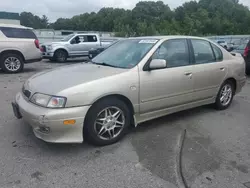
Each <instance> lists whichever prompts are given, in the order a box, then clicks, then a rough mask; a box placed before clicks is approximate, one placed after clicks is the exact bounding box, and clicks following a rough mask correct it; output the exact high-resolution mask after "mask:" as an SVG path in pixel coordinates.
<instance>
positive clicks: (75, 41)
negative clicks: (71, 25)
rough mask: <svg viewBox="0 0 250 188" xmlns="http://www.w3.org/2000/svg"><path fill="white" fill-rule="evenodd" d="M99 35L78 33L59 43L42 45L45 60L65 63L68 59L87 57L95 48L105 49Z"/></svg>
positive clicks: (104, 44)
mask: <svg viewBox="0 0 250 188" xmlns="http://www.w3.org/2000/svg"><path fill="white" fill-rule="evenodd" d="M106 45H108V44H106V43H103V44H102V42H101V40H100V36H99V34H97V33H77V34H71V35H68V36H66V37H65V38H64V39H62V40H61V41H59V42H51V43H45V44H42V45H41V49H42V52H43V58H44V59H49V60H51V61H56V62H65V61H67V59H68V58H74V57H85V56H87V57H88V55H89V50H90V49H93V48H99V47H105V46H106Z"/></svg>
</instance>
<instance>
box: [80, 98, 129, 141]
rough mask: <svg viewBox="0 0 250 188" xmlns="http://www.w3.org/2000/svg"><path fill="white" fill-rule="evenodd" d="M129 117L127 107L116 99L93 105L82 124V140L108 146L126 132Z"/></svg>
mask: <svg viewBox="0 0 250 188" xmlns="http://www.w3.org/2000/svg"><path fill="white" fill-rule="evenodd" d="M130 122H131V117H130V113H129V109H128V107H127V105H126V104H125V103H124V102H123V101H121V100H119V99H116V98H106V99H103V100H101V101H99V102H97V103H96V104H94V105H93V106H92V107H91V109H90V110H89V112H88V114H87V117H86V120H85V124H84V131H83V134H84V138H85V139H86V140H87V141H88V142H90V143H92V144H94V145H99V146H103V145H109V144H113V143H115V142H117V141H119V140H120V139H121V138H122V137H123V136H124V135H125V134H126V132H127V130H128V127H129V125H130Z"/></svg>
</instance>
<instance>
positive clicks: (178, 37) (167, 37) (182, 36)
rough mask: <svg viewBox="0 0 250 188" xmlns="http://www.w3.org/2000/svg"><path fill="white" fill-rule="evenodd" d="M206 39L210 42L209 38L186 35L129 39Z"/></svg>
mask: <svg viewBox="0 0 250 188" xmlns="http://www.w3.org/2000/svg"><path fill="white" fill-rule="evenodd" d="M180 38H184V39H187V38H188V39H203V40H204V39H205V40H208V39H207V38H202V37H195V36H185V35H166V36H146V37H130V38H129V39H142V40H143V39H155V40H162V39H180Z"/></svg>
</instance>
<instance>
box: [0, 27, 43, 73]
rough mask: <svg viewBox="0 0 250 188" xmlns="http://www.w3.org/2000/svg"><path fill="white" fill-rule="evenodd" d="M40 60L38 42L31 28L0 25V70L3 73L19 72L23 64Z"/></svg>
mask: <svg viewBox="0 0 250 188" xmlns="http://www.w3.org/2000/svg"><path fill="white" fill-rule="evenodd" d="M40 60H42V54H41V51H40V48H39V41H38V39H37V37H36V35H35V33H34V32H33V30H32V29H31V28H28V27H24V26H21V25H10V24H0V68H1V69H2V70H3V71H4V72H6V73H17V72H21V71H22V70H23V67H24V64H25V63H32V62H36V61H40Z"/></svg>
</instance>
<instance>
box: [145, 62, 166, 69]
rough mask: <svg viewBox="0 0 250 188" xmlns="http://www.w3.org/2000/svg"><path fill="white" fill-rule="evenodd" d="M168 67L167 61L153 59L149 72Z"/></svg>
mask: <svg viewBox="0 0 250 188" xmlns="http://www.w3.org/2000/svg"><path fill="white" fill-rule="evenodd" d="M166 67H167V62H166V60H165V59H153V60H152V61H151V62H150V64H149V70H154V69H164V68H166Z"/></svg>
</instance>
